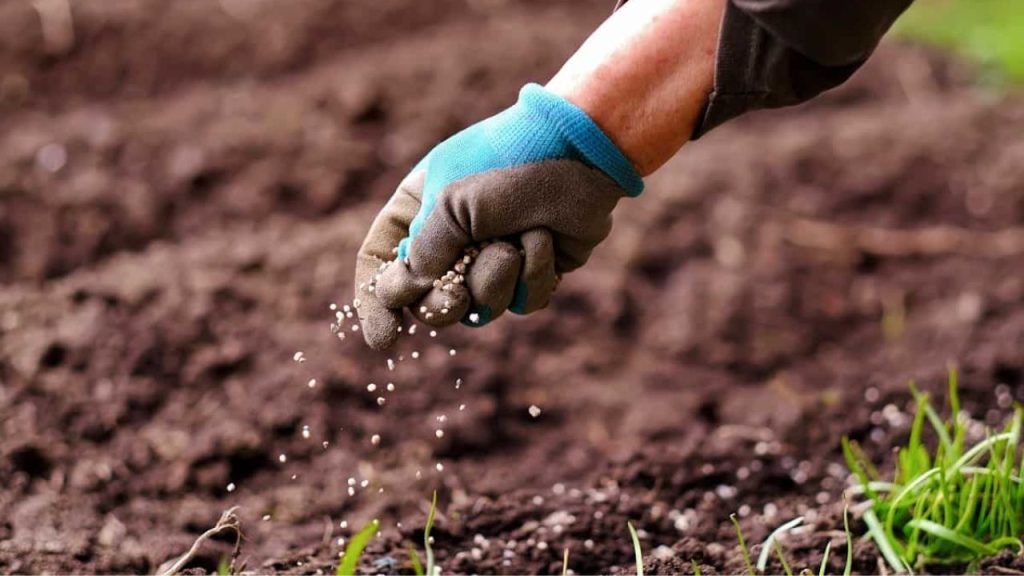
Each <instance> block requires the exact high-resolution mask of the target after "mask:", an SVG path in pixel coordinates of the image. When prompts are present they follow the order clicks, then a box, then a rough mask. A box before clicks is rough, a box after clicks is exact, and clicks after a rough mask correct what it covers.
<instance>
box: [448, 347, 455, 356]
mask: <svg viewBox="0 0 1024 576" xmlns="http://www.w3.org/2000/svg"><path fill="white" fill-rule="evenodd" d="M448 355H449V356H455V348H452V349H451V350H449V351H448Z"/></svg>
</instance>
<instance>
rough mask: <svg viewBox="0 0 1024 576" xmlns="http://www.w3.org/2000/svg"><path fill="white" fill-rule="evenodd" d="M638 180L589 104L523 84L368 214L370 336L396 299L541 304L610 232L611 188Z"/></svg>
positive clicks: (424, 304)
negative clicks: (586, 108)
mask: <svg viewBox="0 0 1024 576" xmlns="http://www.w3.org/2000/svg"><path fill="white" fill-rule="evenodd" d="M642 190H643V181H642V180H641V179H640V176H639V175H638V174H637V172H636V170H635V169H634V168H633V165H632V164H631V163H630V161H629V160H628V159H627V158H626V157H625V156H624V155H623V154H622V152H620V151H619V149H618V148H617V147H616V146H615V144H613V143H612V141H611V140H610V139H609V138H608V137H607V136H606V135H605V134H604V133H603V132H602V131H601V129H600V128H598V126H597V125H596V124H594V122H593V121H592V120H591V119H590V118H589V117H588V116H587V115H586V113H585V112H583V111H582V110H581V109H579V108H578V107H576V106H575V105H573V104H571V103H570V102H568V101H566V100H564V99H563V98H561V97H559V96H557V95H555V94H552V93H551V92H548V91H546V90H545V89H544V88H542V87H540V86H538V85H536V84H530V85H527V86H526V87H524V88H523V89H522V91H520V93H519V101H518V102H517V103H516V104H515V105H514V106H512V107H511V108H509V109H507V110H505V111H503V112H501V113H499V114H497V115H495V116H493V117H491V118H488V119H487V120H484V121H483V122H480V123H478V124H475V125H473V126H471V127H469V128H467V129H465V130H463V131H462V132H460V133H458V134H456V135H454V136H452V137H451V138H449V139H448V140H445V141H444V142H442V143H441V144H439V145H438V146H437V147H436V148H434V149H433V150H432V151H431V152H430V153H429V154H427V156H426V157H425V158H424V159H423V160H422V161H420V163H419V164H417V165H416V167H415V168H413V170H412V172H411V173H410V174H409V175H408V176H407V177H406V178H405V179H404V180H403V181H402V183H401V184H400V185H399V186H398V190H397V191H396V192H395V195H394V196H392V198H391V200H390V201H388V203H387V205H386V206H385V207H384V209H383V210H382V211H381V212H380V214H379V215H378V216H377V218H376V219H375V220H374V222H373V225H372V226H371V228H370V232H369V234H368V235H367V236H366V239H365V240H364V241H363V245H362V247H361V248H360V249H359V254H358V257H357V264H356V276H355V277H356V299H355V304H356V309H357V311H358V314H359V320H360V322H361V323H362V328H363V336H364V338H365V339H366V342H367V343H368V344H369V345H370V346H371V347H372V348H375V349H378V350H383V349H386V348H388V347H390V346H391V345H392V344H393V343H394V342H395V340H396V339H397V338H398V336H399V326H400V322H401V313H402V309H403V308H404V307H410V308H411V311H412V313H413V315H414V316H416V317H417V318H418V319H419V320H420V321H422V322H424V323H426V324H429V325H431V326H438V327H440V326H447V325H450V324H454V323H455V322H458V321H460V320H462V321H463V322H464V323H466V324H468V325H471V326H479V325H483V324H486V323H487V322H489V321H491V320H493V319H495V318H497V317H498V316H500V315H501V314H502V313H503V312H504V311H505V310H506V309H508V310H511V311H513V312H515V313H519V314H528V313H530V312H533V311H535V310H537V309H540V308H543V307H544V306H546V305H547V303H548V300H549V298H550V297H551V293H552V291H553V290H554V289H555V286H556V284H557V282H558V279H559V278H560V277H561V275H562V274H564V273H566V272H571V271H572V270H575V269H576V268H579V267H580V266H582V265H583V264H584V263H585V262H586V261H587V258H589V257H590V253H591V251H592V250H593V249H594V247H595V246H596V245H597V244H598V243H599V242H601V241H602V240H603V239H604V238H605V237H606V236H607V235H608V232H609V231H610V229H611V212H612V209H613V208H615V205H616V203H617V202H618V201H619V199H620V198H622V197H623V196H637V195H639V194H640V192H641V191H642ZM396 248H397V250H396Z"/></svg>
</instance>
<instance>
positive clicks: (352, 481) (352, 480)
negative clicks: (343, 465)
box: [348, 476, 356, 486]
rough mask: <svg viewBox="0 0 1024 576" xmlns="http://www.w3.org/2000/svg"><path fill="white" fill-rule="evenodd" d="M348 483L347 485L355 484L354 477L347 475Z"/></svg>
mask: <svg viewBox="0 0 1024 576" xmlns="http://www.w3.org/2000/svg"><path fill="white" fill-rule="evenodd" d="M348 485H349V486H355V485H356V479H355V478H353V477H351V476H349V477H348Z"/></svg>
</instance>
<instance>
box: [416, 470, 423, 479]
mask: <svg viewBox="0 0 1024 576" xmlns="http://www.w3.org/2000/svg"><path fill="white" fill-rule="evenodd" d="M420 478H423V470H417V471H416V479H417V480H419V479H420Z"/></svg>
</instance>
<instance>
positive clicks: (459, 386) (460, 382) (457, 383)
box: [455, 378, 462, 390]
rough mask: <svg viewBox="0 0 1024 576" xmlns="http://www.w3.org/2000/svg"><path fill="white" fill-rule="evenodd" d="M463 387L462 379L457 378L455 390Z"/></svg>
mask: <svg viewBox="0 0 1024 576" xmlns="http://www.w3.org/2000/svg"><path fill="white" fill-rule="evenodd" d="M461 387H462V378H456V379H455V389H456V390H458V389H459V388H461Z"/></svg>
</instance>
